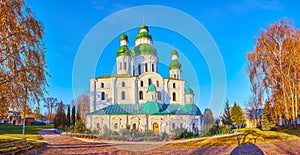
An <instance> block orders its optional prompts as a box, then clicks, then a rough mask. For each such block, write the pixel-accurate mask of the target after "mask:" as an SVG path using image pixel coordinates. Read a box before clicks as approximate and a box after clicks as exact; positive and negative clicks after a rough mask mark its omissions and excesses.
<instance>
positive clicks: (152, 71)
mask: <svg viewBox="0 0 300 155" xmlns="http://www.w3.org/2000/svg"><path fill="white" fill-rule="evenodd" d="M152 72H154V64H152Z"/></svg>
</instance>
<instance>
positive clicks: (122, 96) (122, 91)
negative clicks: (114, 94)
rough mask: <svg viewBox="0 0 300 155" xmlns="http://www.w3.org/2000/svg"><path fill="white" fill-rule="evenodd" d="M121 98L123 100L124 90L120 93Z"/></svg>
mask: <svg viewBox="0 0 300 155" xmlns="http://www.w3.org/2000/svg"><path fill="white" fill-rule="evenodd" d="M121 99H122V100H125V92H124V91H122V93H121Z"/></svg>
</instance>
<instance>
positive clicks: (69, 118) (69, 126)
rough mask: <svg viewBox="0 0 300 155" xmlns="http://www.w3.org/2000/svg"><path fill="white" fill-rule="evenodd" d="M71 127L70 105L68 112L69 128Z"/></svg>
mask: <svg viewBox="0 0 300 155" xmlns="http://www.w3.org/2000/svg"><path fill="white" fill-rule="evenodd" d="M70 125H71V118H70V105H68V110H67V127H70Z"/></svg>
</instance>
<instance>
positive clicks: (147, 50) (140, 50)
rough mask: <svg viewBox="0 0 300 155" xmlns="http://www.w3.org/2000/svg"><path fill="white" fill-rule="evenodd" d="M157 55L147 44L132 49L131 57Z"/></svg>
mask: <svg viewBox="0 0 300 155" xmlns="http://www.w3.org/2000/svg"><path fill="white" fill-rule="evenodd" d="M140 54H143V55H157V52H156V49H155V48H154V47H152V46H151V45H149V44H140V45H138V46H136V47H134V48H133V49H132V53H131V56H136V55H140Z"/></svg>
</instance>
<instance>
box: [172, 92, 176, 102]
mask: <svg viewBox="0 0 300 155" xmlns="http://www.w3.org/2000/svg"><path fill="white" fill-rule="evenodd" d="M172 97H173V101H176V93H175V92H174V93H173V95H172Z"/></svg>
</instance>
